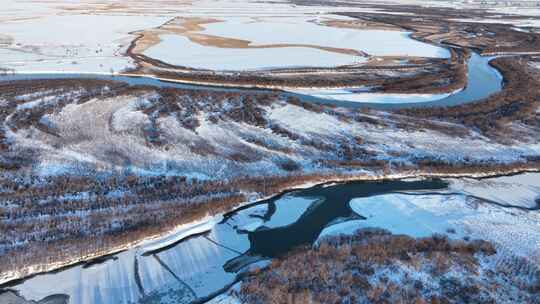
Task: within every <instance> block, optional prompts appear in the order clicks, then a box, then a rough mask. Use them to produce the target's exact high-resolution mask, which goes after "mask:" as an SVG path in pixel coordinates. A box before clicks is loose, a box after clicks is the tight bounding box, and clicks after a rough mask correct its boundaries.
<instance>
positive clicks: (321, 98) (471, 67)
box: [0, 53, 503, 109]
mask: <svg viewBox="0 0 540 304" xmlns="http://www.w3.org/2000/svg"><path fill="white" fill-rule="evenodd" d="M492 59H493V57H482V56H480V55H478V54H476V53H472V55H471V57H470V58H469V60H468V62H467V70H468V73H467V74H468V75H467V76H468V77H467V85H466V87H465V88H463V89H462V90H459V91H457V92H454V93H452V94H442V95H441V94H433V95H429V94H428V95H422V96H419V95H417V94H386V93H383V94H373V93H369V92H359V93H354V90H355V88H350V89H348V90H343V93H342V96H344V97H343V99H340V97H339V95H337V96H336V95H332V96H331V97H329V96H328V97H325V94H324V93H323V94H320V93H319V94H318V93H313V94H308V93H297V92H296V93H295V92H283V93H282V94H283V95H285V96H294V97H298V98H300V99H302V100H305V101H310V102H315V103H321V104H332V105H336V106H342V107H350V108H359V107H372V108H378V109H399V108H413V107H436V106H453V105H459V104H465V103H470V102H474V101H478V100H481V99H484V98H486V97H489V96H490V95H492V94H494V93H497V92H499V91H500V90H501V89H502V83H503V77H502V76H501V74H500V73H499V72H498V71H497V70H496V69H495V68H493V67H492V66H491V65H490V64H489V62H490V61H491V60H492ZM44 79H101V80H109V81H121V82H125V83H127V84H129V85H132V86H136V85H145V86H154V87H170V88H180V89H187V90H211V91H227V92H246V91H249V92H250V93H268V92H270V91H269V90H264V89H246V88H232V87H220V86H203V85H194V84H188V83H183V82H179V81H178V82H176V81H171V80H163V79H159V78H155V77H152V76H126V75H108V74H77V73H65V74H64V73H36V74H6V75H2V76H0V81H16V80H44ZM355 94H357V95H358V96H361V97H362V98H361V99H360V100H362V101H350V96H351V95H355ZM345 96H346V97H345ZM358 96H357V97H358ZM366 100H367V101H366Z"/></svg>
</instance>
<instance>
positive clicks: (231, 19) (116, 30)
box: [0, 0, 448, 73]
mask: <svg viewBox="0 0 540 304" xmlns="http://www.w3.org/2000/svg"><path fill="white" fill-rule="evenodd" d="M2 6H3V9H2V10H1V11H0V58H1V59H0V69H3V70H8V71H16V72H42V73H43V72H77V73H110V72H120V71H123V70H126V69H128V68H132V67H134V63H133V61H132V60H131V58H129V57H128V56H127V55H126V54H125V52H126V50H127V48H128V46H129V45H130V43H131V42H132V41H133V40H134V39H135V38H136V35H135V32H137V31H141V30H145V29H151V28H155V27H158V26H159V25H161V24H163V23H165V22H166V21H168V20H170V19H172V18H174V17H195V16H199V17H200V16H204V17H207V18H210V17H212V18H219V19H221V20H224V22H220V23H216V24H210V25H208V27H207V29H206V30H205V31H203V33H204V34H210V35H218V36H220V35H223V36H224V37H230V38H239V39H248V40H250V41H252V42H253V43H252V44H253V45H261V44H274V43H285V44H313V45H314V46H326V47H338V48H351V49H356V50H364V51H366V52H367V53H370V54H374V55H387V54H392V55H412V56H426V57H446V56H448V53H447V52H446V50H444V49H442V48H438V47H435V46H432V45H428V44H424V43H420V42H417V41H414V40H411V39H409V38H408V37H407V33H404V32H390V31H388V32H384V31H359V30H352V29H338V28H333V27H329V26H323V25H319V24H316V22H311V21H314V20H315V21H317V20H322V19H324V18H328V16H332V15H329V13H331V12H339V11H347V10H350V8H347V7H320V6H309V7H301V6H294V5H291V4H289V3H287V2H286V1H282V2H275V1H273V2H271V3H265V2H259V1H253V0H241V1H224V0H220V1H207V0H201V1H194V2H192V3H188V2H185V1H177V2H171V1H164V0H159V1H148V0H145V1H138V2H137V3H133V2H126V1H119V3H116V4H111V3H108V2H99V1H98V2H94V3H80V2H71V1H69V2H68V1H63V0H53V1H48V2H42V1H37V0H30V1H25V2H21V1H15V0H6V1H4V2H3V3H2ZM258 18H262V19H258ZM332 18H343V17H339V16H332ZM171 36H172V37H169V36H164V37H161V39H162V40H163V41H162V42H161V43H159V44H158V45H156V46H155V47H153V48H150V50H147V53H146V54H147V55H149V56H151V57H155V58H156V59H161V60H164V61H167V62H169V63H173V64H176V65H181V66H190V67H197V68H208V69H235V70H236V69H261V68H272V67H292V66H334V65H343V64H351V63H361V62H363V61H364V60H365V59H364V58H363V57H359V56H352V55H347V54H338V53H335V52H328V51H323V50H319V49H313V48H309V47H286V48H268V49H266V48H265V49H243V50H240V49H225V48H215V47H203V46H200V45H196V44H194V43H192V42H190V41H189V40H187V39H185V38H184V37H181V36H176V37H175V36H173V35H171ZM383 40H384V41H383ZM382 42H384V43H382ZM381 43H382V44H381Z"/></svg>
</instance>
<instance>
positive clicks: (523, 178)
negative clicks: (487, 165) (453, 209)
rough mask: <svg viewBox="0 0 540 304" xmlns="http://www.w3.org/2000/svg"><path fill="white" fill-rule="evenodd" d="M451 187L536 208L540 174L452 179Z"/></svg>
mask: <svg viewBox="0 0 540 304" xmlns="http://www.w3.org/2000/svg"><path fill="white" fill-rule="evenodd" d="M450 188H451V189H453V190H456V191H459V192H464V193H467V194H468V195H473V196H475V197H479V198H482V199H485V200H490V201H495V202H497V203H500V204H504V205H510V206H517V207H523V208H534V207H536V206H537V203H536V200H537V199H540V175H539V174H537V173H524V174H519V175H513V176H502V177H495V178H487V179H480V180H474V179H452V180H451V185H450Z"/></svg>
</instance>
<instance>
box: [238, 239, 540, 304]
mask: <svg viewBox="0 0 540 304" xmlns="http://www.w3.org/2000/svg"><path fill="white" fill-rule="evenodd" d="M495 254H496V250H495V249H494V247H493V246H492V245H491V244H490V243H488V242H485V241H480V240H476V241H459V240H449V239H448V238H446V237H445V236H440V235H434V236H432V237H428V238H420V239H414V238H411V237H408V236H404V235H392V234H390V233H389V232H387V231H384V230H379V229H363V230H359V231H357V232H356V233H355V234H354V235H352V236H337V237H331V238H327V239H324V240H323V241H321V242H320V243H319V244H318V245H316V246H314V247H313V248H311V247H301V248H298V249H296V250H295V251H293V252H292V253H289V254H287V255H286V256H284V257H282V258H279V259H277V260H275V261H274V262H272V264H271V265H270V266H269V267H268V268H266V269H264V270H260V271H255V272H254V273H252V274H251V276H249V277H248V278H247V279H246V280H245V281H244V282H242V285H241V288H240V291H239V292H238V293H237V296H239V297H240V299H241V300H242V301H243V302H245V303H261V304H262V303H499V302H501V303H503V302H505V301H507V300H508V299H513V300H514V301H517V302H520V303H537V302H538V301H537V300H538V296H540V293H539V291H538V289H537V286H538V283H539V282H540V271H539V269H538V267H537V266H535V265H534V264H531V263H530V262H529V263H527V261H525V260H521V263H519V264H513V265H512V264H510V263H502V264H503V265H504V266H497V268H498V269H489V267H490V266H489V264H484V263H481V260H484V259H490V258H491V259H494V258H496V256H495ZM486 265H488V266H486ZM502 267H504V268H502ZM503 269H504V272H502V271H503ZM495 271H497V272H495ZM480 273H484V274H485V275H479V274H480ZM517 278H519V279H517ZM505 280H511V281H512V282H514V283H515V282H518V281H519V282H520V283H521V285H519V289H515V285H514V284H513V283H509V284H505V283H502V282H505Z"/></svg>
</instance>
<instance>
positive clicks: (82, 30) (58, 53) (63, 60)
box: [0, 12, 167, 73]
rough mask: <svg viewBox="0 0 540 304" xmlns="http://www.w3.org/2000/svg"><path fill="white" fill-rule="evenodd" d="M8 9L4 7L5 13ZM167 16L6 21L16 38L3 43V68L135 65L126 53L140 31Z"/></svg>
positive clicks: (3, 27) (5, 28) (3, 26)
mask: <svg viewBox="0 0 540 304" xmlns="http://www.w3.org/2000/svg"><path fill="white" fill-rule="evenodd" d="M1 14H2V13H1V12H0V15H1ZM166 20H167V18H164V17H144V18H141V17H138V16H107V15H60V14H47V15H44V16H39V17H36V18H32V19H22V20H19V19H13V20H8V21H3V22H0V33H1V34H2V35H4V36H6V37H9V39H10V42H9V43H7V44H5V46H3V47H0V58H1V59H0V68H2V69H6V70H15V71H18V72H105V73H109V72H113V71H121V70H124V69H126V68H130V67H134V65H133V62H132V60H131V59H130V58H129V57H126V56H124V55H123V53H124V52H125V50H126V49H127V47H129V45H130V43H131V41H132V40H133V39H134V38H135V36H133V35H130V34H128V33H129V32H132V31H136V30H142V29H146V28H149V27H155V26H158V25H160V24H162V23H163V22H165V21H166Z"/></svg>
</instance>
